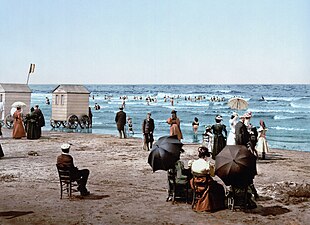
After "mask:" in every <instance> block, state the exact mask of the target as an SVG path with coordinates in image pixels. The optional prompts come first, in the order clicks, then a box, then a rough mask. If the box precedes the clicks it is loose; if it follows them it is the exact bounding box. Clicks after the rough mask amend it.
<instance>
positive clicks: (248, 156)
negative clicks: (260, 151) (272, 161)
mask: <svg viewBox="0 0 310 225" xmlns="http://www.w3.org/2000/svg"><path fill="white" fill-rule="evenodd" d="M215 174H216V175H217V176H218V177H220V178H221V179H222V180H223V182H224V183H225V184H226V185H233V186H245V185H249V184H250V182H251V181H252V179H253V178H254V176H255V175H256V157H255V156H254V155H253V154H252V153H251V152H250V151H249V150H248V149H247V148H246V147H245V146H243V145H226V146H225V148H224V149H223V150H222V151H221V152H220V153H219V154H218V155H217V156H216V157H215Z"/></svg>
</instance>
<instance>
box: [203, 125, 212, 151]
mask: <svg viewBox="0 0 310 225" xmlns="http://www.w3.org/2000/svg"><path fill="white" fill-rule="evenodd" d="M212 141H213V134H212V130H211V125H208V126H206V131H205V132H204V133H203V136H202V146H204V147H207V148H208V149H209V152H212V145H213V144H212Z"/></svg>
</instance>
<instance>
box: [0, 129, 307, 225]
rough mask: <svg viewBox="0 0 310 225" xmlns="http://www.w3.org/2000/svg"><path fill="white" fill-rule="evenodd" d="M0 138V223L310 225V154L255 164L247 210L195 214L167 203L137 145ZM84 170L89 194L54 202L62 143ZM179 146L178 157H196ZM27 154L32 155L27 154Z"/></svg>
mask: <svg viewBox="0 0 310 225" xmlns="http://www.w3.org/2000/svg"><path fill="white" fill-rule="evenodd" d="M3 132H4V138H3V139H0V143H1V145H2V148H3V151H4V154H5V156H4V157H3V158H1V159H0V183H1V189H2V190H1V194H0V195H1V201H0V224H40V225H41V224H307V223H308V221H310V202H309V198H310V179H309V178H310V174H309V171H310V166H309V165H310V152H301V151H288V150H281V149H271V152H270V153H269V154H268V155H267V159H266V160H259V161H258V163H257V168H258V175H257V176H256V178H255V181H254V183H255V186H256V188H257V190H258V193H259V195H260V198H259V200H258V201H257V205H258V207H257V208H256V209H253V210H247V211H235V212H232V211H230V210H228V209H226V210H222V211H218V212H215V213H196V212H194V211H192V209H191V205H190V204H186V203H183V202H177V203H176V204H174V205H172V204H171V202H166V197H167V179H166V172H165V171H156V172H155V173H153V172H152V170H151V167H150V166H149V165H148V163H147V157H148V154H149V152H147V151H144V150H142V140H141V139H136V138H128V139H119V138H117V137H115V136H112V135H96V134H81V133H60V132H43V137H42V138H41V139H39V140H27V139H22V140H13V139H12V138H11V130H7V129H3ZM66 142H69V143H71V144H73V146H72V148H71V151H70V153H71V155H72V156H73V158H74V162H75V165H76V166H78V167H79V168H80V169H82V168H88V169H89V170H90V177H89V182H88V189H89V190H90V191H91V195H90V196H87V197H80V196H79V193H74V194H73V195H74V196H73V197H72V198H71V199H69V198H67V196H65V198H64V199H60V188H59V179H58V174H57V170H56V166H55V163H56V157H57V156H58V155H59V154H61V150H60V145H61V144H62V143H66ZM197 147H198V146H197V145H194V144H185V145H184V147H183V148H184V150H185V153H183V154H182V155H181V160H183V161H184V162H185V165H186V164H187V161H188V160H190V159H196V149H197ZM30 151H34V152H37V155H29V154H28V153H29V152H30Z"/></svg>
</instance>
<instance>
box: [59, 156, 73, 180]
mask: <svg viewBox="0 0 310 225" xmlns="http://www.w3.org/2000/svg"><path fill="white" fill-rule="evenodd" d="M57 165H58V166H59V167H61V168H66V169H69V170H70V171H71V173H72V174H73V176H77V173H78V168H77V167H75V166H74V163H73V158H72V156H71V155H69V154H61V155H60V156H58V157H57Z"/></svg>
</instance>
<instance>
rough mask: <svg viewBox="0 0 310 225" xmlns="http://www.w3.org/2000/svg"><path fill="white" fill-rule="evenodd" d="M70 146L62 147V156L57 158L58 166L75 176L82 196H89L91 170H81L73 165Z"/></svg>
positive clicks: (64, 145)
mask: <svg viewBox="0 0 310 225" xmlns="http://www.w3.org/2000/svg"><path fill="white" fill-rule="evenodd" d="M70 147H71V146H70V144H63V145H61V150H62V154H61V155H60V156H58V157H57V166H59V167H60V168H66V169H69V170H70V172H71V174H72V175H73V179H74V180H76V181H77V183H78V185H79V186H78V190H79V191H80V193H81V195H82V196H86V195H89V194H90V192H89V191H88V190H87V188H86V183H87V180H88V176H89V170H88V169H83V170H79V169H78V168H77V167H75V166H74V164H73V158H72V156H71V155H69V150H70Z"/></svg>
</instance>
